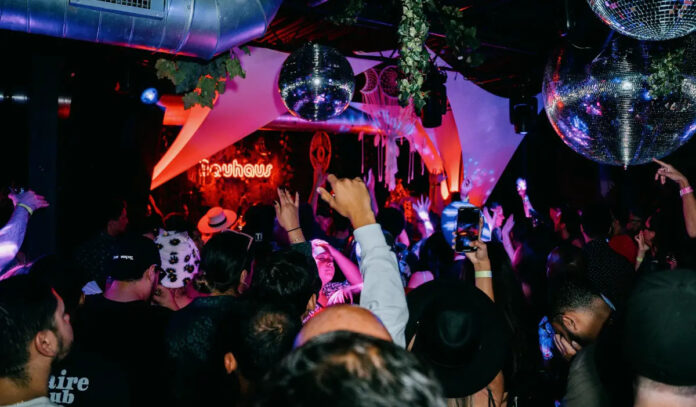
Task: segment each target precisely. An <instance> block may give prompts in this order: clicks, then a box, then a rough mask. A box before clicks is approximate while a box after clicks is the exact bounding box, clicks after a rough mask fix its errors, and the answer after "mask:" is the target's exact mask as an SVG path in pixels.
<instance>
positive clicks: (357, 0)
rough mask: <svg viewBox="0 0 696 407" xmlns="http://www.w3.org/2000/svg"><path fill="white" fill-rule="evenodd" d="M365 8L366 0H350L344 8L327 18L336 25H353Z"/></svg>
mask: <svg viewBox="0 0 696 407" xmlns="http://www.w3.org/2000/svg"><path fill="white" fill-rule="evenodd" d="M363 9H365V0H348V1H347V2H346V6H345V7H344V8H343V10H342V11H341V12H340V13H338V14H336V15H333V16H329V17H327V20H329V21H330V22H332V23H333V24H335V25H353V24H355V23H357V22H358V16H359V15H360V13H361V12H362V11H363Z"/></svg>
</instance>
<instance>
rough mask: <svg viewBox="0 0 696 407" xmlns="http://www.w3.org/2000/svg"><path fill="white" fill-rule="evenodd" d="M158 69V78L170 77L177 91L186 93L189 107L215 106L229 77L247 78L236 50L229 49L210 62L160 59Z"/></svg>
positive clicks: (156, 64)
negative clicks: (229, 50)
mask: <svg viewBox="0 0 696 407" xmlns="http://www.w3.org/2000/svg"><path fill="white" fill-rule="evenodd" d="M245 52H247V53H248V50H245ZM155 69H157V77H158V78H160V79H162V78H166V79H169V80H170V81H171V82H172V83H173V84H174V86H176V93H178V94H182V93H183V94H184V96H183V101H184V108H186V109H190V108H191V107H192V106H194V105H200V106H203V107H210V108H212V107H213V105H214V103H215V100H216V99H217V96H218V95H220V94H222V93H225V88H226V86H227V81H228V80H229V79H233V78H235V77H237V76H239V77H241V78H244V77H246V72H244V69H243V68H242V64H241V63H240V61H239V58H238V57H237V55H235V54H234V52H229V53H227V52H225V53H223V54H222V55H220V56H218V57H216V58H214V59H212V60H210V61H207V62H197V61H192V60H176V59H169V58H160V59H158V60H157V62H156V63H155Z"/></svg>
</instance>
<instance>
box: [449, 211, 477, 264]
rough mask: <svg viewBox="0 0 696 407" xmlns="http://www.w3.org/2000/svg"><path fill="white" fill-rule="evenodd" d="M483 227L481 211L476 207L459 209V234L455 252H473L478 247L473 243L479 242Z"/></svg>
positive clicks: (456, 239) (456, 237)
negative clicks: (481, 227)
mask: <svg viewBox="0 0 696 407" xmlns="http://www.w3.org/2000/svg"><path fill="white" fill-rule="evenodd" d="M480 226H481V209H479V208H476V207H466V208H459V212H458V213H457V232H456V233H457V234H456V236H455V244H454V251H455V252H457V253H464V252H473V251H475V250H476V247H474V246H472V245H471V244H472V242H474V241H476V240H478V238H479V233H480V232H481V231H480V229H479V228H480Z"/></svg>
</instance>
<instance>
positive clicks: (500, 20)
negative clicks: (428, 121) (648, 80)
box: [254, 0, 608, 97]
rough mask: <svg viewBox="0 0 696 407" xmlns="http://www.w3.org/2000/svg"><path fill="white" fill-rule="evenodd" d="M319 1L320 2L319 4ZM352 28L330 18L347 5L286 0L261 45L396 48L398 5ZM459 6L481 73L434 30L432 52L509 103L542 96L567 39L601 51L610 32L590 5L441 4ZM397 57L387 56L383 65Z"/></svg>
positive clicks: (381, 7)
mask: <svg viewBox="0 0 696 407" xmlns="http://www.w3.org/2000/svg"><path fill="white" fill-rule="evenodd" d="M315 2H316V0H315ZM366 3H367V5H366V7H365V9H364V10H363V12H362V13H361V14H360V16H359V18H358V21H357V23H356V24H355V25H353V26H336V25H334V24H332V23H331V22H329V21H327V19H326V16H327V15H331V14H333V13H335V12H336V10H337V8H339V7H341V5H342V4H346V1H345V0H327V1H325V2H323V4H321V5H320V6H317V7H311V6H310V5H308V0H286V1H285V2H284V4H283V5H282V6H281V9H280V10H279V12H278V14H277V16H276V17H275V19H274V20H273V22H272V24H271V26H270V28H269V29H268V31H267V33H266V35H265V36H264V37H263V38H260V39H258V40H256V41H254V44H255V45H259V46H263V47H268V48H272V49H276V50H282V51H286V52H291V51H292V50H294V49H296V48H298V47H299V46H300V45H301V44H303V43H304V42H306V41H314V42H318V43H321V44H324V45H331V46H333V47H335V48H337V49H339V50H340V51H342V52H343V53H346V54H350V53H352V52H355V51H381V50H393V49H395V48H398V42H397V41H398V40H397V36H396V26H397V25H398V23H399V19H400V11H401V7H400V4H401V2H400V1H395V0H366ZM442 3H449V4H452V5H456V6H458V7H460V9H461V10H462V11H463V17H464V19H465V20H466V22H467V23H468V24H469V25H472V26H475V27H476V28H477V33H478V38H479V40H480V41H481V47H480V48H479V50H478V51H477V52H479V53H481V54H482V55H483V56H484V60H485V62H484V63H483V64H482V65H481V66H479V67H476V68H471V67H468V66H465V65H463V64H462V63H461V62H460V61H459V60H458V59H457V56H456V55H453V54H452V52H451V50H450V48H449V47H448V46H447V44H446V41H445V39H444V38H443V35H442V33H443V30H442V29H441V28H439V27H437V26H431V30H430V36H429V38H428V40H427V46H428V47H429V48H430V49H431V50H433V51H434V52H435V53H436V54H437V55H439V56H440V57H441V58H442V59H443V60H444V61H445V62H447V64H448V65H450V66H452V67H453V68H454V70H456V71H458V72H461V73H462V74H464V75H465V76H466V77H467V78H469V79H470V80H472V81H473V82H474V83H476V84H478V85H479V86H481V87H483V88H484V89H486V90H488V91H489V92H491V93H494V94H496V95H499V96H505V97H510V96H514V95H516V94H518V93H531V94H535V93H538V92H539V91H540V89H541V78H542V72H543V68H544V65H545V64H546V60H547V58H548V55H549V53H550V52H551V51H552V50H553V49H554V48H555V47H556V46H557V44H558V43H559V41H560V39H561V37H562V36H565V37H566V38H567V39H570V40H571V41H573V42H574V43H577V44H578V45H579V46H589V47H594V46H597V45H598V44H601V41H602V40H603V38H604V37H605V36H606V33H607V31H608V30H607V29H606V27H604V25H603V24H602V23H601V22H600V21H599V19H597V18H596V17H595V16H594V15H593V14H592V12H591V10H589V6H587V3H586V2H585V1H584V0H553V1H551V0H543V1H534V0H468V1H461V0H460V1H449V2H448V1H443V2H442ZM390 56H391V55H390V54H389V53H387V54H386V55H385V59H389V57H390Z"/></svg>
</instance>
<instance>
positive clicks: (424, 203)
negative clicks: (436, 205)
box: [413, 195, 430, 219]
mask: <svg viewBox="0 0 696 407" xmlns="http://www.w3.org/2000/svg"><path fill="white" fill-rule="evenodd" d="M413 210H415V211H416V213H417V214H418V217H419V218H421V219H430V217H429V215H428V213H429V212H430V198H428V197H426V196H423V195H421V197H420V198H418V200H417V201H416V203H415V204H413Z"/></svg>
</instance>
